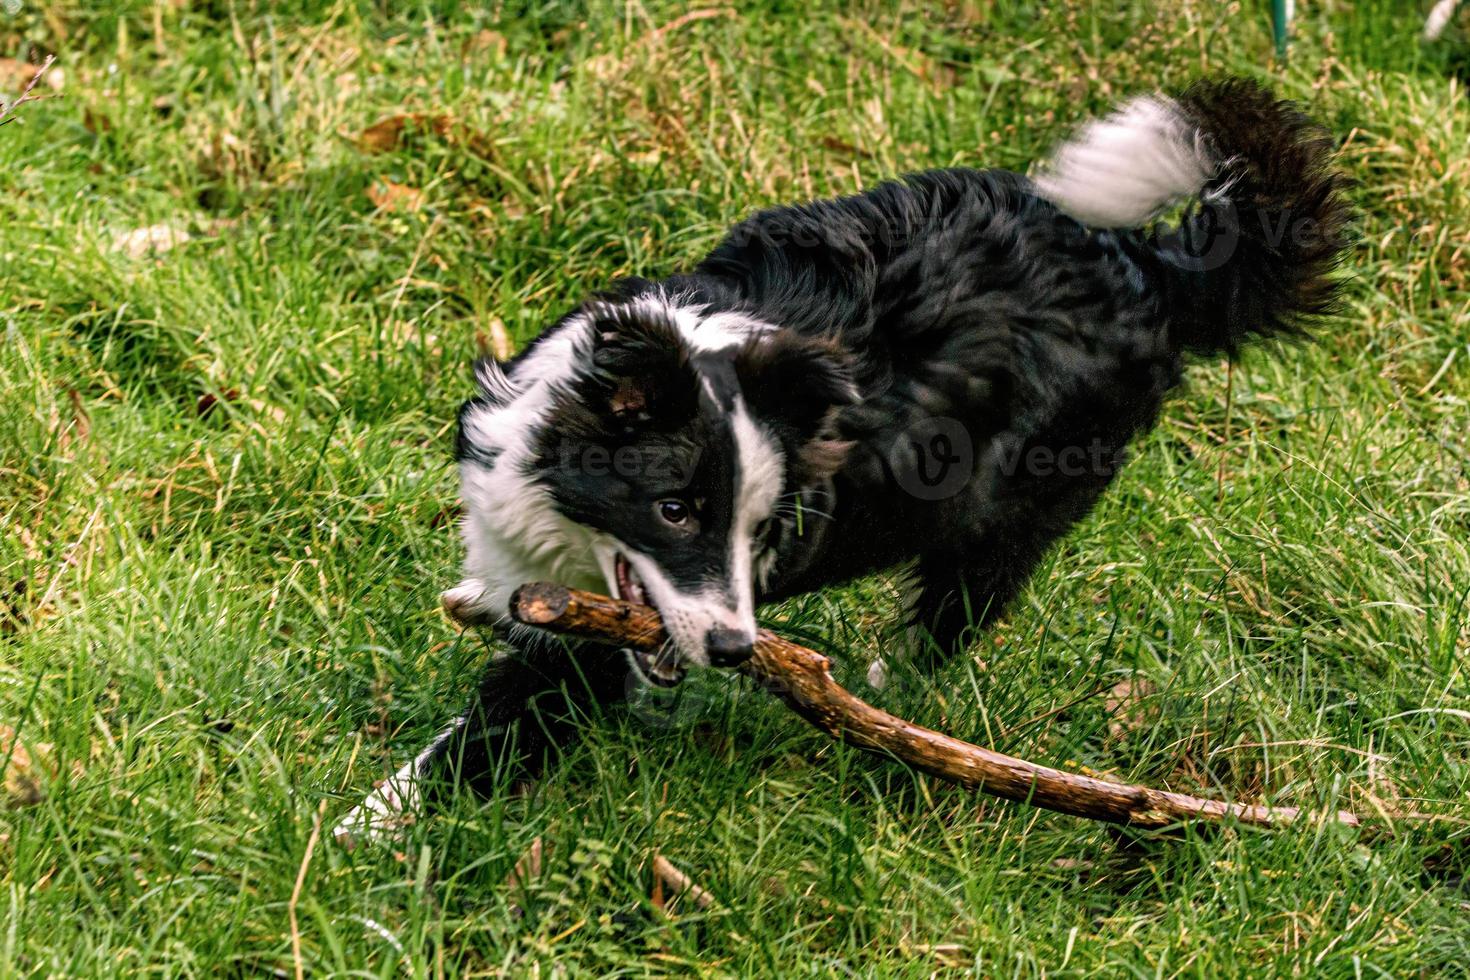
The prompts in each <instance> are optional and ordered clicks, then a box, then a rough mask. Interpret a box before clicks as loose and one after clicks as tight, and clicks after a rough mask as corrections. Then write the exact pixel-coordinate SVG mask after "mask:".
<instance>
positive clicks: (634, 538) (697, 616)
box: [461, 300, 856, 683]
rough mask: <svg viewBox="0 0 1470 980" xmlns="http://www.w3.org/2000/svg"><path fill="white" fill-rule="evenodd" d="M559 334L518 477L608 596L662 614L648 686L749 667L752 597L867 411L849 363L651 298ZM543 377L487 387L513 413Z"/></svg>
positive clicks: (599, 307) (493, 371) (757, 328)
mask: <svg viewBox="0 0 1470 980" xmlns="http://www.w3.org/2000/svg"><path fill="white" fill-rule="evenodd" d="M562 329H566V330H573V331H582V333H580V334H579V335H578V336H577V337H576V339H575V341H574V342H573V343H571V344H570V345H568V346H566V348H565V349H566V351H568V352H570V355H571V357H572V358H573V360H574V361H576V363H575V365H574V366H573V370H571V371H569V372H565V373H563V374H561V376H560V377H558V378H557V379H556V380H555V381H553V382H551V383H550V384H549V390H548V391H546V392H545V393H543V396H542V397H541V398H540V399H539V400H537V406H538V407H537V410H536V411H535V412H534V413H533V414H534V419H533V420H532V421H530V422H528V423H526V424H530V425H532V426H534V429H535V431H534V434H532V435H531V436H530V438H529V440H528V441H527V447H528V451H527V452H526V453H525V454H524V456H523V458H522V459H521V460H520V461H519V462H518V464H517V465H518V466H519V468H520V470H521V473H522V475H523V477H524V478H525V479H526V480H528V481H529V482H530V483H531V484H532V485H534V487H535V489H536V491H537V495H538V496H541V497H542V498H543V499H546V500H549V503H550V506H551V507H552V508H553V509H554V510H555V511H556V513H557V515H558V516H559V518H560V519H562V520H565V521H567V522H570V523H571V524H573V525H576V526H578V527H579V528H581V529H586V530H587V531H589V532H590V533H588V534H586V535H585V536H583V538H582V540H583V542H584V544H583V545H582V547H583V548H585V550H586V551H587V552H589V554H588V555H587V556H586V557H587V558H588V559H589V561H590V562H591V563H593V564H595V566H596V568H597V570H598V571H599V572H600V575H601V578H603V579H604V581H605V582H606V585H607V587H608V589H609V591H611V592H613V593H614V594H616V595H618V596H619V597H621V598H624V599H628V600H630V601H636V602H644V603H647V604H649V605H651V606H653V607H655V608H656V609H658V611H659V612H660V614H661V615H662V616H663V620H664V625H665V627H666V629H667V631H668V634H669V637H670V639H671V641H672V642H671V644H670V646H669V648H667V649H665V650H664V651H662V652H661V653H659V654H657V655H652V656H646V657H642V658H640V666H642V668H643V670H644V673H645V674H647V675H649V677H650V679H652V680H654V681H655V682H663V683H673V682H676V681H677V680H678V679H679V677H680V676H681V675H682V669H683V666H684V665H685V664H689V663H693V664H700V665H715V666H734V665H736V664H739V663H740V662H742V661H743V660H745V659H746V658H747V657H749V656H750V652H751V646H752V644H753V642H754V640H755V629H756V627H755V599H756V595H757V594H758V592H759V591H760V589H761V587H762V584H763V583H764V582H766V581H767V580H768V579H769V576H771V574H772V573H773V572H774V571H776V568H775V566H776V563H777V561H778V558H779V555H780V553H781V551H782V549H783V547H789V546H790V545H791V544H792V543H793V542H794V541H795V538H796V535H797V534H798V531H799V528H798V524H799V523H801V522H802V520H803V515H801V514H799V513H798V510H799V508H800V501H801V496H802V494H803V492H810V491H811V490H812V489H813V488H815V487H817V486H820V485H822V484H824V483H825V482H826V481H827V479H828V478H829V477H830V476H831V474H832V473H833V472H834V471H835V469H836V468H837V467H838V466H839V465H840V464H841V461H842V457H843V454H844V450H845V446H844V445H843V444H841V443H838V442H836V441H835V440H834V439H833V438H832V436H831V433H830V431H829V430H830V421H831V417H832V414H833V411H834V409H835V408H836V407H837V406H838V405H840V404H843V403H846V402H850V401H852V400H853V399H854V398H855V397H856V394H855V387H854V385H853V381H852V378H851V374H850V370H849V366H848V363H847V360H846V358H845V357H844V356H843V355H842V353H841V352H840V350H839V349H838V348H837V347H836V346H835V345H833V344H831V343H830V342H828V341H825V340H821V339H813V338H807V337H801V336H798V335H796V334H794V333H791V332H789V331H784V330H781V329H778V328H773V327H771V326H769V325H767V324H763V323H759V322H758V321H754V320H752V319H751V318H749V317H746V316H743V315H740V314H734V313H716V314H712V315H706V314H704V313H703V312H700V311H695V310H691V309H690V308H688V307H678V306H673V305H671V304H667V303H663V302H649V301H646V300H644V301H626V302H624V301H608V302H596V303H592V304H589V305H588V306H586V307H584V309H583V310H582V311H581V312H580V313H579V314H577V315H574V317H573V318H572V319H571V320H569V321H568V322H567V323H566V324H565V325H564V327H563V328H562ZM533 356H534V352H533ZM543 356H549V355H543ZM538 373H539V372H538V371H536V370H531V369H521V368H520V367H519V366H517V367H513V368H512V369H511V370H510V371H509V374H508V375H507V374H504V373H501V372H500V371H499V370H498V369H497V368H496V367H495V366H494V365H491V364H482V365H481V366H480V370H479V372H478V374H479V376H480V378H481V387H482V389H484V390H485V392H486V395H487V396H492V397H496V398H499V399H501V400H503V401H504V400H514V399H516V398H518V397H521V395H520V392H519V389H522V388H524V387H526V386H527V385H528V384H534V383H536V382H535V381H534V380H532V379H533V376H534V375H536V374H538ZM523 375H524V376H523ZM465 436H466V431H465V430H464V429H462V431H461V440H462V443H463V440H464V439H465ZM463 455H465V453H464V451H463V448H462V456H463ZM466 503H467V505H469V506H470V507H471V508H473V507H474V506H475V500H474V498H473V497H472V496H471V495H469V494H467V495H466ZM496 506H504V504H497V505H496ZM477 516H478V517H479V518H480V519H483V518H484V517H485V516H487V515H475V514H473V513H471V514H470V520H471V522H473V521H475V520H476V519H477ZM804 519H805V521H807V522H811V521H813V519H814V515H812V514H806V515H804ZM808 533H809V532H808ZM521 545H522V546H523V547H524V548H526V549H532V548H535V547H537V545H538V543H537V542H521Z"/></svg>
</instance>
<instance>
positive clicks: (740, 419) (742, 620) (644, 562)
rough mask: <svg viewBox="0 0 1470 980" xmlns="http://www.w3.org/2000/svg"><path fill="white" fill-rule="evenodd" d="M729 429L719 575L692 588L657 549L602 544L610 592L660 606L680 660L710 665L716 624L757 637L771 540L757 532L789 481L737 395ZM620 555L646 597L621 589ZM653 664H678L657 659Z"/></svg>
mask: <svg viewBox="0 0 1470 980" xmlns="http://www.w3.org/2000/svg"><path fill="white" fill-rule="evenodd" d="M731 432H732V434H733V436H734V446H735V450H736V456H737V461H738V462H737V465H736V466H735V467H734V470H733V477H734V479H733V481H732V485H731V487H730V494H731V496H732V498H733V500H734V505H733V508H732V511H733V514H732V519H731V520H730V526H729V533H728V542H727V544H726V545H725V561H724V562H723V564H722V567H720V568H719V569H717V570H711V571H713V572H715V574H710V575H707V576H706V577H705V578H704V579H703V580H702V581H700V582H698V583H696V584H695V587H693V588H690V587H689V586H688V584H686V582H680V581H679V580H678V579H677V578H676V577H675V575H674V574H673V573H671V572H670V571H669V570H668V569H666V568H665V567H663V565H662V564H661V561H660V557H661V556H660V554H659V553H657V552H649V551H640V550H637V549H635V548H633V547H631V546H629V545H627V544H623V543H621V542H614V543H612V544H610V545H609V544H602V545H600V546H599V547H598V549H597V551H598V564H599V566H600V567H601V568H602V570H603V574H604V577H605V578H606V580H607V584H608V589H609V591H610V592H611V593H612V594H613V595H618V596H619V597H621V598H625V599H630V600H642V601H646V602H648V603H649V604H650V605H652V606H653V607H654V608H656V609H658V611H659V613H660V615H661V616H662V618H663V622H664V629H665V630H666V631H667V633H668V634H669V638H670V640H671V641H672V642H673V645H674V647H675V648H676V651H677V655H678V662H679V663H692V664H697V665H700V666H708V665H709V662H710V660H709V656H708V655H707V652H706V642H705V640H706V637H708V636H709V634H710V631H711V630H715V629H722V630H728V631H731V632H732V633H735V634H738V635H739V636H741V637H742V638H744V640H745V641H746V642H747V643H754V641H755V633H756V623H755V592H756V577H755V567H756V562H757V559H758V558H759V557H760V556H761V553H762V551H763V549H764V547H765V539H764V538H763V537H762V536H761V535H759V534H758V533H757V532H758V530H760V529H761V528H763V526H765V525H766V522H768V521H769V520H771V517H772V515H773V513H774V511H775V508H776V502H777V499H778V498H779V497H780V494H781V490H782V487H783V485H784V479H785V460H784V456H783V454H782V452H781V449H780V448H779V446H778V445H777V444H776V442H775V440H774V439H772V438H771V436H770V435H769V433H767V432H766V431H764V430H763V429H762V428H761V427H760V426H759V424H758V423H756V422H755V421H754V420H753V419H751V417H750V414H749V412H748V411H747V409H746V408H745V405H744V404H743V401H742V400H740V399H738V398H737V399H736V401H735V410H734V413H733V415H732V417H731ZM618 555H621V556H622V557H623V558H624V559H625V560H626V561H627V563H628V565H629V566H631V569H632V572H633V573H634V575H635V576H636V580H637V581H636V587H637V588H639V589H640V590H641V591H642V592H643V593H644V594H643V595H642V596H636V595H634V596H628V595H623V594H622V593H623V591H624V590H623V587H622V585H621V583H620V582H619V580H618V575H617V556H618ZM654 666H670V667H672V666H676V664H663V663H660V662H659V661H658V660H657V659H655V664H654Z"/></svg>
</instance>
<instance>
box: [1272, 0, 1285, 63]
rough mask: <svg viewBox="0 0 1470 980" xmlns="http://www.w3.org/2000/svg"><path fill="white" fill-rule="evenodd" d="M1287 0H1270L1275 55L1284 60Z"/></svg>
mask: <svg viewBox="0 0 1470 980" xmlns="http://www.w3.org/2000/svg"><path fill="white" fill-rule="evenodd" d="M1286 4H1287V0H1271V27H1272V30H1273V31H1274V32H1275V35H1276V57H1278V58H1280V59H1282V60H1283V61H1284V60H1286V21H1287V16H1286Z"/></svg>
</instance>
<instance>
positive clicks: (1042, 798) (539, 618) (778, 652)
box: [510, 582, 1360, 828]
mask: <svg viewBox="0 0 1470 980" xmlns="http://www.w3.org/2000/svg"><path fill="white" fill-rule="evenodd" d="M510 607H511V608H510V613H511V616H512V617H514V618H515V619H516V620H518V621H519V622H521V623H524V624H526V625H528V626H537V627H540V628H542V629H545V630H550V631H552V632H555V633H565V634H569V635H573V636H580V637H584V638H586V639H590V640H598V641H601V642H605V643H610V644H615V645H617V646H620V647H635V648H637V649H640V650H650V651H651V650H656V649H658V648H659V647H660V646H661V645H662V644H663V643H664V641H665V640H666V636H665V634H664V629H663V623H662V621H661V620H660V619H659V615H658V612H657V611H656V610H654V609H651V608H649V607H648V606H640V605H634V604H632V603H628V602H623V601H621V600H619V599H612V598H609V597H607V596H602V595H597V594H595V593H591V592H582V591H580V590H577V589H568V588H565V587H563V586H560V585H551V584H548V583H543V582H538V583H533V584H530V585H524V586H522V587H521V588H520V589H518V590H517V591H516V593H515V595H513V596H512V597H511V600H510ZM830 666H831V664H830V661H829V660H828V659H827V658H826V657H824V656H822V655H821V654H819V653H817V652H816V651H814V650H808V649H807V648H806V647H803V646H798V645H797V644H795V643H792V642H791V641H789V640H785V639H783V638H781V637H779V636H777V635H776V634H774V633H772V632H770V631H768V630H761V632H760V634H759V635H758V636H757V637H756V641H755V654H754V656H752V657H751V658H750V660H748V661H747V662H746V663H745V665H744V666H742V667H741V668H740V670H741V671H742V672H743V673H745V674H746V675H747V676H749V677H751V678H753V679H754V680H756V681H757V682H758V683H760V684H761V685H762V686H764V687H766V688H767V689H768V690H770V691H772V692H773V693H774V694H775V695H776V696H777V697H779V698H781V700H783V701H785V702H786V704H787V705H788V706H789V707H790V708H791V709H792V710H793V711H795V712H796V713H797V714H798V715H800V716H801V717H802V718H804V719H805V720H806V721H808V722H810V723H811V724H812V725H814V726H816V727H817V728H819V729H821V730H822V731H824V732H826V733H827V734H828V735H831V736H832V737H834V738H839V739H841V740H842V741H844V742H847V743H848V744H849V745H855V746H857V747H858V748H861V749H866V750H867V751H869V752H875V753H877V754H880V755H886V756H890V757H892V758H895V759H897V760H899V761H900V762H903V763H906V764H907V765H910V766H912V767H914V768H915V769H919V770H922V771H924V772H927V773H929V774H931V775H934V776H938V777H939V778H941V779H946V780H949V781H951V782H956V783H959V784H960V785H961V786H966V787H969V788H971V789H978V790H980V791H981V792H984V793H989V794H990V795H991V796H998V797H1000V798H1001V799H1006V800H1014V801H1015V802H1018V803H1029V804H1031V805H1032V806H1039V807H1044V808H1045V809H1048V810H1055V811H1056V812H1058V813H1070V814H1072V815H1073V816H1078V817H1088V818H1090V819H1093V820H1104V821H1107V822H1108V823H1117V824H1127V825H1129V826H1132V827H1142V828H1160V827H1167V826H1170V825H1173V824H1177V823H1181V822H1184V821H1189V820H1209V821H1220V820H1235V821H1238V822H1240V823H1244V824H1252V825H1256V826H1274V825H1277V824H1284V823H1291V822H1292V821H1296V820H1305V819H1323V817H1322V816H1321V815H1319V814H1316V813H1311V812H1303V811H1302V810H1299V809H1297V808H1296V807H1266V806H1260V805H1256V804H1243V803H1224V802H1221V801H1219V800H1205V799H1200V798H1198V797H1194V796H1187V795H1185V794H1183V793H1171V792H1167V791H1165V790H1157V789H1149V788H1148V787H1146V786H1133V785H1129V784H1127V783H1112V782H1108V781H1107V780H1103V779H1096V778H1094V777H1091V776H1082V775H1079V774H1077V773H1071V772H1064V771H1062V770H1060V769H1052V768H1050V767H1049V766H1042V765H1037V764H1036V763H1033V762H1027V761H1026V760H1024V759H1016V758H1013V757H1011V756H1008V755H1004V754H1002V753H1000V752H995V751H993V750H991V749H987V748H982V747H981V746H978V745H971V744H970V743H969V742H963V741H960V740H959V739H957V738H951V737H950V736H948V735H943V734H941V733H939V732H936V731H932V730H930V729H928V728H924V727H923V726H921V725H915V724H912V723H911V722H907V721H904V720H903V719H902V718H898V717H896V716H894V715H891V714H889V713H888V712H886V711H882V710H880V709H878V708H875V707H873V706H872V705H870V704H867V703H865V702H863V701H861V700H859V699H858V698H855V697H853V696H852V695H851V694H849V693H848V692H847V691H846V690H844V689H843V688H842V687H841V686H839V685H838V684H837V682H836V681H834V680H833V679H832V674H831V670H830ZM1325 819H1327V820H1332V821H1336V822H1337V823H1341V824H1346V825H1349V826H1358V824H1359V823H1360V821H1359V819H1358V817H1357V816H1356V815H1355V814H1353V813H1350V812H1348V811H1346V810H1339V811H1338V812H1337V813H1336V814H1335V815H1330V816H1327V817H1325Z"/></svg>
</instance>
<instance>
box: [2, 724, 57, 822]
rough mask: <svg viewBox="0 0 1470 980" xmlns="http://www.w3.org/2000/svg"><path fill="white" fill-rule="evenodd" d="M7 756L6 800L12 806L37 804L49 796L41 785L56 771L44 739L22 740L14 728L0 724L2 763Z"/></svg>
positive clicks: (48, 746)
mask: <svg viewBox="0 0 1470 980" xmlns="http://www.w3.org/2000/svg"><path fill="white" fill-rule="evenodd" d="M6 758H9V759H10V763H9V764H8V765H7V766H6V767H5V778H4V781H3V784H0V785H3V792H4V802H5V805H6V806H9V807H25V806H35V805H36V804H37V803H40V802H41V801H42V800H43V799H45V798H46V794H45V792H44V791H43V790H42V784H43V783H44V782H45V781H46V779H47V778H48V777H50V776H53V775H55V774H56V762H55V759H54V758H53V756H52V750H51V746H50V745H48V744H46V743H45V742H30V743H27V742H23V741H21V740H20V737H19V735H18V734H17V733H16V731H15V729H14V728H11V727H10V726H9V725H0V762H4V761H5V759H6Z"/></svg>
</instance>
